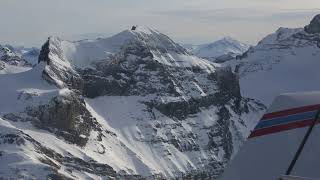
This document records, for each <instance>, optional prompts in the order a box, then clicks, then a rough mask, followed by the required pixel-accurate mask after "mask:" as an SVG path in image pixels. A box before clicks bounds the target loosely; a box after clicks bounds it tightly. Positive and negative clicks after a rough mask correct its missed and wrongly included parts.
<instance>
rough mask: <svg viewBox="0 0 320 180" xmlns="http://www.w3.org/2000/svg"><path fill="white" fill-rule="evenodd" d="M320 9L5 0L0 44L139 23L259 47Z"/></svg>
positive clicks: (293, 1)
mask: <svg viewBox="0 0 320 180" xmlns="http://www.w3.org/2000/svg"><path fill="white" fill-rule="evenodd" d="M319 10H320V1H319V0H305V1H303V2H302V1H301V0H277V1H276V0H259V1H254V0H226V1H223V2H220V1H218V0H199V1H197V2H194V1H191V0H174V1H172V0H171V1H169V0H163V1H161V2H158V1H152V2H151V1H150V0H149V1H147V0H137V1H134V2H133V1H130V0H123V1H103V0H91V1H89V0H68V1H63V0H56V1H54V2H53V1H49V0H29V1H28V3H21V1H19V0H4V1H1V2H0V16H1V17H5V19H4V20H2V22H1V24H2V25H1V27H2V28H0V44H11V45H15V46H18V45H24V46H37V47H39V46H41V44H43V43H44V42H45V40H46V39H47V37H49V36H52V35H53V36H59V37H62V38H64V39H79V38H82V37H86V36H88V37H95V36H101V35H103V36H111V35H113V34H116V33H118V32H120V31H123V30H125V29H128V28H130V27H131V26H132V25H136V24H137V25H143V26H147V27H152V28H155V29H157V30H159V31H160V32H162V33H164V34H167V35H169V36H170V37H171V38H173V39H174V40H175V41H177V42H179V43H188V44H189V43H190V44H202V43H208V42H212V41H215V40H218V39H220V38H222V37H225V36H230V37H233V38H236V39H238V40H240V41H243V42H246V43H249V44H256V43H257V42H258V41H259V40H261V39H262V38H263V37H265V36H266V35H267V34H270V33H272V32H274V31H275V30H276V29H278V28H279V27H292V28H294V27H303V26H304V25H306V24H308V23H309V21H310V20H311V18H312V17H313V16H314V15H316V14H318V13H320V11H319ZM4 27H5V28H4Z"/></svg>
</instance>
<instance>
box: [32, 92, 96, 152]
mask: <svg viewBox="0 0 320 180" xmlns="http://www.w3.org/2000/svg"><path fill="white" fill-rule="evenodd" d="M26 113H27V114H28V115H29V116H31V117H33V118H34V119H32V121H33V123H34V124H35V126H36V127H38V128H40V129H47V130H50V131H52V132H54V133H55V134H57V135H58V136H62V137H63V138H64V139H65V140H66V141H68V142H70V143H74V144H77V145H79V146H85V145H86V143H87V141H88V136H90V132H91V130H92V129H94V130H97V131H102V130H101V126H100V125H99V124H98V123H97V122H96V120H95V118H94V117H92V115H91V114H90V112H89V111H88V110H87V108H86V104H85V102H84V99H82V98H81V97H79V95H77V94H75V93H73V92H70V93H68V94H67V95H64V96H57V97H54V98H53V99H52V100H50V102H49V103H48V104H46V105H41V106H39V107H29V108H28V109H27V112H26ZM52 128H54V129H55V130H54V129H52Z"/></svg>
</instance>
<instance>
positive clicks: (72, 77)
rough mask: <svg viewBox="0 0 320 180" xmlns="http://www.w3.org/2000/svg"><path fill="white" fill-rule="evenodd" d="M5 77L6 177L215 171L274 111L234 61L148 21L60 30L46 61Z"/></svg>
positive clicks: (2, 137) (2, 141)
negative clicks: (247, 86) (245, 88)
mask: <svg viewBox="0 0 320 180" xmlns="http://www.w3.org/2000/svg"><path fill="white" fill-rule="evenodd" d="M0 83H1V84H2V83H4V84H6V83H7V84H8V86H7V87H5V88H3V89H1V90H0V92H1V93H0V96H1V98H2V99H5V100H6V101H2V102H1V103H0V118H1V120H0V127H1V129H2V130H1V134H0V146H1V151H0V161H1V162H6V163H5V164H1V166H0V177H5V178H9V177H10V178H18V177H22V178H38V179H43V178H48V177H52V178H56V179H57V178H58V179H59V178H60V179H61V178H71V179H90V178H92V179H112V178H117V179H143V178H146V179H172V178H191V179H194V178H201V179H212V178H215V177H217V176H219V175H220V174H221V172H222V171H223V169H224V167H225V165H226V163H227V162H228V161H229V160H230V159H231V158H232V157H233V156H234V154H235V153H236V152H237V151H238V148H239V146H240V144H241V143H242V141H243V139H244V138H245V137H246V136H247V135H248V134H249V131H248V128H247V123H248V119H256V118H258V117H259V116H260V115H261V113H262V111H263V110H264V106H263V105H261V104H260V103H258V102H257V101H254V100H252V99H248V98H244V97H242V96H241V94H240V89H239V84H238V79H237V77H236V76H235V74H233V73H232V72H231V70H230V69H229V68H221V67H219V66H218V65H217V64H214V63H211V62H209V61H207V60H204V59H201V58H198V57H195V56H193V55H191V54H189V53H188V52H187V51H186V50H185V49H184V48H182V47H181V46H179V45H178V44H176V43H175V42H173V41H172V40H171V39H170V38H169V37H167V36H165V35H164V34H161V33H160V32H158V31H156V30H152V29H149V28H144V27H138V28H137V29H136V30H134V31H132V30H126V31H123V32H121V33H119V34H117V35H115V36H112V37H110V38H106V39H96V40H83V41H77V42H69V41H64V40H61V39H59V38H55V37H51V38H49V39H48V41H47V42H46V43H45V44H44V45H43V47H42V50H41V53H40V56H39V64H38V65H37V66H36V67H34V68H33V69H31V70H29V71H27V72H23V73H18V74H6V75H0ZM12 107H15V108H12ZM17 159H20V162H21V163H17V162H18V161H19V160H17ZM35 165H36V166H37V168H33V169H32V167H33V166H35ZM17 172H18V173H17Z"/></svg>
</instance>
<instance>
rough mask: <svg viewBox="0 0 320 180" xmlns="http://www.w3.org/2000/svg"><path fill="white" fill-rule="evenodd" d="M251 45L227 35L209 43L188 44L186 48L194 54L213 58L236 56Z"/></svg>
mask: <svg viewBox="0 0 320 180" xmlns="http://www.w3.org/2000/svg"><path fill="white" fill-rule="evenodd" d="M249 47H250V46H249V45H247V44H245V43H242V42H240V41H238V40H236V39H233V38H231V37H225V38H223V39H220V40H218V41H215V42H213V43H209V44H202V45H198V46H194V45H193V46H191V45H187V46H186V48H189V49H190V50H191V52H192V53H193V54H195V55H197V56H199V57H202V58H206V59H211V60H214V59H217V58H219V57H226V56H227V55H229V56H230V57H235V56H237V55H240V54H242V53H244V52H246V51H247V50H248V49H249Z"/></svg>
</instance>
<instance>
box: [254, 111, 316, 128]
mask: <svg viewBox="0 0 320 180" xmlns="http://www.w3.org/2000/svg"><path fill="white" fill-rule="evenodd" d="M316 113H317V111H310V112H304V113H299V114H294V115H290V116H286V117H279V118H273V119H268V120H263V121H260V122H259V124H258V125H257V126H256V128H255V129H261V128H267V127H271V126H277V125H280V124H287V123H291V122H296V121H303V120H306V119H313V118H314V116H315V115H316Z"/></svg>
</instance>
